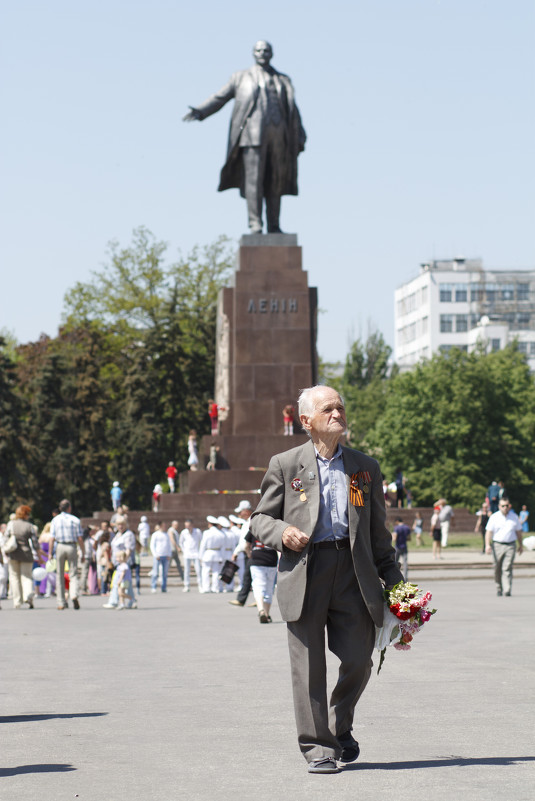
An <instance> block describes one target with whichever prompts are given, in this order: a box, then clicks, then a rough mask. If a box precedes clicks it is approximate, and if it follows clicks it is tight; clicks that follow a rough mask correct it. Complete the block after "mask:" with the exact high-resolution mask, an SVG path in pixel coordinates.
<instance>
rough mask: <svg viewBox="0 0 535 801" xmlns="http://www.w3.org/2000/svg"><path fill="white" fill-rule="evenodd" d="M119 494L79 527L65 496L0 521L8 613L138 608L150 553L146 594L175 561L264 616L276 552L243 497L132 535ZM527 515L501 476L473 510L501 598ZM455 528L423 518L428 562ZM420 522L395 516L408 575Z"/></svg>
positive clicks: (436, 510)
mask: <svg viewBox="0 0 535 801" xmlns="http://www.w3.org/2000/svg"><path fill="white" fill-rule="evenodd" d="M170 467H174V465H170ZM173 478H174V476H173ZM121 497H122V491H121V490H120V486H119V482H118V481H115V482H114V483H113V487H112V492H111V498H112V505H113V507H114V511H113V514H112V515H111V517H110V520H103V521H102V522H101V524H100V526H99V527H96V526H88V527H86V528H85V529H82V526H81V523H80V520H79V519H78V518H77V517H75V516H74V515H72V514H71V508H70V503H69V501H68V500H63V501H62V502H61V503H60V505H59V507H58V509H56V510H54V512H53V517H52V520H51V521H50V522H48V523H47V524H46V525H45V526H44V528H43V529H42V531H41V532H40V533H39V532H38V530H37V528H36V527H35V526H34V525H33V524H32V523H31V521H30V516H31V509H30V507H29V506H26V505H21V506H19V507H18V508H17V509H16V510H15V512H14V513H13V514H12V515H11V519H10V521H9V523H8V524H7V525H6V524H5V523H4V524H2V525H1V526H0V598H1V599H6V598H7V597H8V587H9V590H10V596H11V598H12V599H13V606H14V608H15V609H20V608H21V607H22V606H24V605H26V606H27V607H28V608H30V609H32V608H33V607H34V600H35V598H36V597H39V596H41V597H44V598H50V597H52V596H55V598H56V601H57V608H58V609H59V610H62V609H66V608H67V607H68V606H69V601H70V602H71V603H72V606H73V608H74V609H79V608H80V601H79V598H80V596H81V595H102V596H105V603H104V604H103V606H104V607H105V608H106V609H132V608H136V606H137V600H136V593H139V592H140V589H141V557H142V556H143V555H144V556H150V557H151V558H152V569H151V571H150V573H149V576H150V587H151V592H152V593H156V592H158V588H159V590H160V591H161V592H166V591H167V577H168V573H169V569H170V567H171V565H172V564H173V563H175V564H176V567H177V571H178V575H179V577H180V579H181V580H182V583H183V589H182V591H183V592H185V593H187V592H190V589H191V587H192V576H194V577H195V579H196V582H195V583H196V587H197V589H198V591H199V592H200V593H222V592H226V593H236V595H235V597H234V598H233V599H232V600H231V601H229V603H231V604H233V605H235V606H244V605H245V603H246V601H247V598H248V595H249V593H250V592H251V591H252V593H253V596H254V603H253V604H252V605H253V606H254V605H256V607H257V610H258V616H259V620H260V622H261V623H269V622H271V615H270V609H271V604H272V602H273V595H274V591H275V585H276V577H277V564H278V555H277V552H276V551H275V550H273V549H272V548H269V547H266V546H265V545H264V544H263V543H261V542H260V541H258V540H256V539H255V537H254V536H253V535H252V533H250V532H249V518H250V517H251V513H252V508H251V504H250V503H249V501H247V500H242V501H240V503H239V504H238V506H237V507H236V509H235V510H234V512H235V514H231V515H229V516H228V517H225V516H224V515H220V516H218V517H216V516H214V515H208V516H207V518H206V524H205V525H206V527H205V528H204V527H203V529H201V528H199V527H197V526H196V525H195V524H194V522H193V520H191V519H186V520H184V522H183V525H182V526H181V525H180V524H179V521H177V520H173V521H172V523H171V525H170V526H169V527H166V526H164V525H163V524H162V523H157V524H156V525H155V526H154V529H153V530H152V531H151V527H150V525H149V522H148V520H147V517H146V516H145V515H142V516H141V519H140V522H139V524H138V526H137V528H136V530H135V531H133V530H132V528H131V527H130V525H129V522H128V509H127V507H126V506H124V505H120V503H119V501H120V500H121ZM493 509H494V511H493ZM528 519H529V512H528V510H527V507H526V505H523V506H522V509H521V511H520V513H519V515H517V514H516V513H515V512H514V510H513V509H512V507H511V504H510V503H509V500H508V498H507V492H506V490H505V487H504V485H503V482H501V481H493V482H492V484H491V485H490V486H489V489H488V493H487V495H486V497H485V500H484V501H483V503H482V504H481V508H480V509H479V510H478V512H477V513H476V524H475V528H474V531H475V532H476V533H479V534H480V535H481V538H482V550H481V553H482V554H489V555H492V556H493V560H494V566H495V576H494V577H495V582H496V588H497V593H498V595H502V594H505V595H510V594H511V587H512V571H513V564H514V558H515V555H516V553H519V554H520V553H522V548H523V543H522V535H523V534H527V533H529V522H528ZM453 524H454V512H453V509H452V507H451V506H450V505H449V504H448V503H447V501H446V499H445V498H440V499H439V500H438V501H436V503H435V504H434V507H433V513H432V516H431V521H430V535H431V537H432V552H433V558H434V559H440V558H442V548H445V547H446V546H447V544H448V536H449V531H450V527H451V525H453ZM423 527H424V523H423V519H422V516H421V513H420V512H419V511H418V510H417V511H416V514H415V518H414V522H413V524H412V527H409V526H408V525H407V524H406V523H404V522H403V519H402V518H401V517H398V518H396V520H395V524H394V527H393V532H392V537H393V545H394V549H395V554H396V561H397V562H398V563H399V566H400V568H401V570H402V572H403V575H404V578H405V580H407V579H408V552H409V548H408V546H409V542H410V541H411V537H412V535H413V534H414V538H415V542H416V546H417V547H418V546H420V545H422V544H424V539H423Z"/></svg>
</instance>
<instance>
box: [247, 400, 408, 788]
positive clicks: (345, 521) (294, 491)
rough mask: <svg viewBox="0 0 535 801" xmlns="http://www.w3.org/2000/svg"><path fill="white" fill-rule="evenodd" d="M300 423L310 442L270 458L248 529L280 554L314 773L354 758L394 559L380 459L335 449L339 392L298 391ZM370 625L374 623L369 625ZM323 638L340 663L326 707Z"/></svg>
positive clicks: (282, 592) (299, 716)
mask: <svg viewBox="0 0 535 801" xmlns="http://www.w3.org/2000/svg"><path fill="white" fill-rule="evenodd" d="M299 419H300V422H301V425H302V426H303V428H304V429H305V430H306V432H307V433H308V435H309V436H310V442H307V443H306V444H305V445H302V446H300V447H298V448H293V449H292V450H289V451H286V452H285V453H280V454H278V455H276V456H274V457H273V458H272V459H271V462H270V464H269V468H268V470H267V473H266V475H265V477H264V480H263V482H262V498H261V500H260V503H259V504H258V507H257V509H256V511H255V512H254V513H253V515H252V518H251V531H252V532H253V534H254V535H255V537H257V538H258V539H259V540H260V541H261V542H263V543H265V544H266V545H269V546H271V547H273V548H276V549H277V550H279V551H280V552H281V557H280V560H279V573H278V601H279V608H280V611H281V614H282V617H283V619H284V620H285V621H286V622H287V625H288V642H289V649H290V662H291V668H292V683H293V694H294V708H295V716H296V722H297V734H298V742H299V746H300V749H301V752H302V753H303V756H304V757H305V759H306V760H307V762H308V765H309V766H308V770H309V772H311V773H335V772H337V771H338V766H337V762H336V760H337V759H339V760H341V761H342V762H353V761H354V760H355V759H357V757H358V755H359V745H358V743H357V741H356V740H355V739H354V738H353V735H352V734H351V730H352V726H353V715H354V709H355V705H356V703H357V701H358V699H359V698H360V696H361V694H362V692H363V690H364V688H365V686H366V684H367V682H368V679H369V677H370V673H371V667H372V661H371V655H372V651H373V647H374V641H375V626H382V623H383V585H385V586H387V587H388V588H390V587H392V586H393V585H395V584H397V583H398V582H399V581H403V576H402V574H401V572H400V570H399V567H398V566H397V564H396V560H395V555H394V549H393V548H392V537H391V534H390V532H389V531H388V529H387V528H386V525H385V519H386V510H385V504H384V495H383V489H382V475H381V471H380V468H379V465H378V463H377V462H376V461H375V460H374V459H371V458H370V457H369V456H366V455H365V454H363V453H360V452H359V451H355V450H352V449H351V448H347V447H345V446H341V445H340V440H341V439H342V438H343V436H344V434H345V430H346V418H345V409H344V404H343V401H342V398H341V397H340V395H339V394H338V392H336V390H334V389H332V388H330V387H325V386H320V387H311V388H309V389H305V390H303V391H302V393H301V395H300V398H299ZM374 624H375V626H374ZM325 630H326V631H327V643H328V647H329V650H330V651H332V652H333V653H334V654H335V655H336V656H337V657H338V659H339V660H340V669H339V674H338V681H337V683H336V686H335V687H334V689H333V691H332V694H331V698H330V701H329V703H327V688H326V659H325Z"/></svg>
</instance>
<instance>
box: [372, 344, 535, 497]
mask: <svg viewBox="0 0 535 801" xmlns="http://www.w3.org/2000/svg"><path fill="white" fill-rule="evenodd" d="M534 434H535V385H534V379H533V377H532V376H531V375H530V373H529V369H528V366H527V363H526V360H525V358H524V357H523V355H522V354H521V353H519V352H518V349H517V347H516V346H515V345H512V346H509V347H508V348H506V349H505V350H503V351H499V352H496V353H491V354H488V355H487V354H484V353H478V352H474V353H466V352H462V351H460V350H457V349H453V350H452V351H450V352H449V353H448V354H443V355H436V356H434V357H433V358H432V359H431V360H430V361H428V362H424V363H422V364H420V365H418V366H417V367H415V368H414V369H412V370H411V371H409V372H405V373H402V374H399V375H398V376H396V377H395V378H393V379H392V380H391V381H390V382H389V385H388V391H387V396H386V405H385V409H384V413H383V414H382V416H381V417H380V419H379V420H378V422H377V424H376V426H375V427H374V430H373V431H372V432H371V433H370V443H371V445H372V447H373V448H374V449H375V452H376V454H377V455H378V456H380V459H381V465H382V468H383V470H384V471H385V474H387V475H388V476H392V475H393V474H394V471H395V468H396V466H397V465H401V466H402V467H403V471H404V474H405V476H406V478H407V481H408V485H409V486H410V487H411V490H412V491H413V495H414V498H415V501H416V502H417V503H419V504H423V505H430V504H432V503H433V501H435V500H436V499H437V498H438V497H440V496H444V497H446V498H448V500H449V501H450V502H451V503H455V504H458V505H467V506H470V507H471V508H476V507H477V506H478V505H479V504H480V503H481V501H482V499H483V498H484V496H485V492H486V488H487V487H488V485H489V483H490V481H491V480H492V479H493V478H495V477H498V478H501V479H503V480H504V482H505V485H506V488H507V490H508V492H509V495H510V497H511V498H512V500H513V502H514V503H515V504H516V508H519V504H520V503H532V504H533V502H535V495H534V493H533V489H532V487H533V456H534V453H533V437H534Z"/></svg>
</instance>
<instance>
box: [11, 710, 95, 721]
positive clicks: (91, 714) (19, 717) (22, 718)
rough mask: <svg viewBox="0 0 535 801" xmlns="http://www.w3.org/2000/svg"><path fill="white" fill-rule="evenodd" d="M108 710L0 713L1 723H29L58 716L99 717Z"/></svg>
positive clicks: (53, 718)
mask: <svg viewBox="0 0 535 801" xmlns="http://www.w3.org/2000/svg"><path fill="white" fill-rule="evenodd" d="M107 714H108V713H107V712H72V713H70V712H69V713H67V712H66V713H64V714H60V713H59V712H50V713H49V714H42V715H4V716H2V715H0V723H27V722H28V721H32V720H55V719H56V718H99V717H101V716H102V715H107Z"/></svg>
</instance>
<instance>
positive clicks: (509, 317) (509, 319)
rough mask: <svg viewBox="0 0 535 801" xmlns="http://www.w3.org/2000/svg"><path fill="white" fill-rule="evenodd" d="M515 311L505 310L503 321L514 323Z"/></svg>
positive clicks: (508, 323) (509, 323)
mask: <svg viewBox="0 0 535 801" xmlns="http://www.w3.org/2000/svg"><path fill="white" fill-rule="evenodd" d="M515 316H516V315H515V313H514V312H505V313H504V314H503V321H504V323H507V325H514V324H515Z"/></svg>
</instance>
